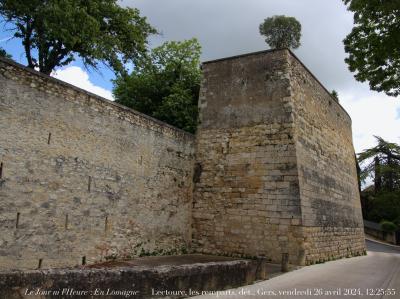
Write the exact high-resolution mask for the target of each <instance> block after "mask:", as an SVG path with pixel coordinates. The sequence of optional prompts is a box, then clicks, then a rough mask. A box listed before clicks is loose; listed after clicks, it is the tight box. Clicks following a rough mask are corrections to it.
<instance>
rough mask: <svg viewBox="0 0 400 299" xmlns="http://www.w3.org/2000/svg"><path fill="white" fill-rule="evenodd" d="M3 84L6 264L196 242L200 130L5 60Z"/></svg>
mask: <svg viewBox="0 0 400 299" xmlns="http://www.w3.org/2000/svg"><path fill="white" fill-rule="evenodd" d="M0 90H1V92H0V162H2V163H3V171H2V178H1V184H0V231H1V234H0V269H10V268H17V269H35V268H37V267H38V264H39V259H43V261H42V267H43V268H47V267H54V266H57V267H60V266H74V265H77V264H81V262H82V258H83V257H86V262H87V263H92V262H95V261H99V260H101V259H104V258H105V257H106V256H118V257H124V256H125V257H126V256H133V255H137V254H139V253H140V252H141V251H142V250H143V251H146V252H147V251H149V252H154V251H157V252H160V251H161V250H163V252H166V251H171V250H173V251H179V250H181V249H182V248H187V247H188V246H189V245H190V230H189V227H190V223H191V212H190V209H191V205H192V203H191V202H192V199H191V198H192V187H191V184H192V183H191V182H192V170H193V136H192V135H190V134H188V133H185V132H183V131H181V130H179V129H176V128H173V127H171V126H168V125H166V124H164V123H162V122H159V121H157V120H154V119H151V118H150V117H147V116H144V115H142V114H140V113H137V112H135V111H132V110H130V109H127V108H124V107H122V106H119V105H117V104H115V103H112V102H110V101H106V100H104V99H101V98H99V97H97V96H95V95H92V94H89V93H87V92H85V91H82V90H80V89H77V88H74V87H72V86H70V85H68V84H65V83H62V82H61V81H58V80H55V79H52V78H49V77H47V76H43V75H41V74H39V73H37V72H34V71H29V70H27V69H24V68H22V67H21V66H19V65H16V64H13V63H11V62H9V61H5V60H0ZM17 215H18V218H19V221H18V227H17V224H16V222H17Z"/></svg>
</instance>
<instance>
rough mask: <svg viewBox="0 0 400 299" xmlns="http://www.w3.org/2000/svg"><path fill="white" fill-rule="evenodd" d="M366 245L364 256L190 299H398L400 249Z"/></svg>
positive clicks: (306, 268)
mask: <svg viewBox="0 0 400 299" xmlns="http://www.w3.org/2000/svg"><path fill="white" fill-rule="evenodd" d="M366 242H367V249H368V254H367V256H362V257H355V258H349V259H342V260H338V261H333V262H327V263H324V264H318V265H313V266H309V267H304V268H301V269H299V270H295V271H293V272H289V273H286V274H284V275H281V276H277V277H274V278H272V279H270V280H266V281H262V282H259V283H256V284H253V285H250V286H246V287H243V288H237V289H232V290H227V291H221V292H220V293H217V294H215V293H214V294H210V295H203V296H197V297H192V298H199V299H200V298H202V299H206V298H213V299H215V298H218V299H228V298H236V299H238V298H252V299H255V298H316V299H317V298H332V299H333V298H385V299H388V298H390V299H394V298H396V299H397V298H399V299H400V249H399V248H398V247H397V248H396V247H394V246H389V245H384V244H381V243H376V242H373V241H368V240H367V241H366Z"/></svg>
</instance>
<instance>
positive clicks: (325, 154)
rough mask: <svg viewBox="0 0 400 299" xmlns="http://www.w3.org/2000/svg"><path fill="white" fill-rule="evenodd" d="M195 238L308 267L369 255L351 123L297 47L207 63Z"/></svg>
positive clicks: (201, 243)
mask: <svg viewBox="0 0 400 299" xmlns="http://www.w3.org/2000/svg"><path fill="white" fill-rule="evenodd" d="M203 73H204V80H203V84H202V89H201V95H200V104H199V105H200V121H201V122H200V126H199V129H198V133H197V139H196V165H198V169H200V170H201V173H200V174H197V177H198V179H197V180H196V183H195V190H194V202H193V207H194V211H193V244H194V247H195V248H196V249H198V250H200V251H202V252H205V253H229V254H237V255H265V256H267V257H269V258H270V259H272V260H273V261H276V262H278V261H280V259H281V257H282V253H289V259H290V262H291V263H294V264H308V263H313V262H319V261H320V260H328V259H331V258H339V257H343V256H347V255H357V254H362V253H363V251H364V239H363V230H362V217H361V208H360V202H359V194H358V188H357V179H356V168H355V160H354V149H353V145H352V137H351V120H350V118H349V116H348V115H347V113H346V112H345V111H344V110H343V108H342V107H341V106H340V105H339V104H338V103H337V102H336V101H334V99H333V98H332V97H331V96H330V95H329V93H328V92H327V91H326V90H325V89H324V88H323V87H322V85H321V84H320V83H319V82H318V81H317V80H316V79H315V78H314V77H313V76H312V75H311V73H309V71H308V70H307V69H305V68H304V66H303V65H302V64H301V63H300V62H299V61H298V60H297V58H295V57H294V56H293V54H292V53H290V52H289V51H287V50H280V51H267V52H261V53H252V54H249V55H244V56H240V57H232V58H227V59H221V60H218V61H211V62H208V63H205V64H204V65H203Z"/></svg>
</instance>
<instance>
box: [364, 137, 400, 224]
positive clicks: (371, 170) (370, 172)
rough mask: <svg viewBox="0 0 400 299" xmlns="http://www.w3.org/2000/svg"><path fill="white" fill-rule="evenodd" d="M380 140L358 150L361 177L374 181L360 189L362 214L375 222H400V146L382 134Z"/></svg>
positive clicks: (378, 138)
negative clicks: (372, 183)
mask: <svg viewBox="0 0 400 299" xmlns="http://www.w3.org/2000/svg"><path fill="white" fill-rule="evenodd" d="M375 138H376V139H377V142H378V144H377V145H376V146H375V147H372V148H369V149H366V150H365V151H363V152H362V153H360V154H358V161H359V163H360V166H361V172H360V178H361V180H362V181H364V182H365V181H366V179H367V178H371V179H373V181H374V185H373V186H371V187H368V188H366V189H365V190H363V191H362V193H361V200H362V206H363V215H364V217H365V218H366V219H368V220H372V221H375V222H381V221H384V220H386V221H392V222H394V223H397V224H398V225H399V224H400V146H399V145H398V144H395V143H390V142H387V141H385V140H384V139H382V138H381V137H375Z"/></svg>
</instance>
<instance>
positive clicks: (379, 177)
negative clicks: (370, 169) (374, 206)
mask: <svg viewBox="0 0 400 299" xmlns="http://www.w3.org/2000/svg"><path fill="white" fill-rule="evenodd" d="M374 161H375V182H374V183H375V193H378V192H379V191H381V189H382V174H381V167H380V166H381V162H380V160H379V157H375V159H374Z"/></svg>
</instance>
